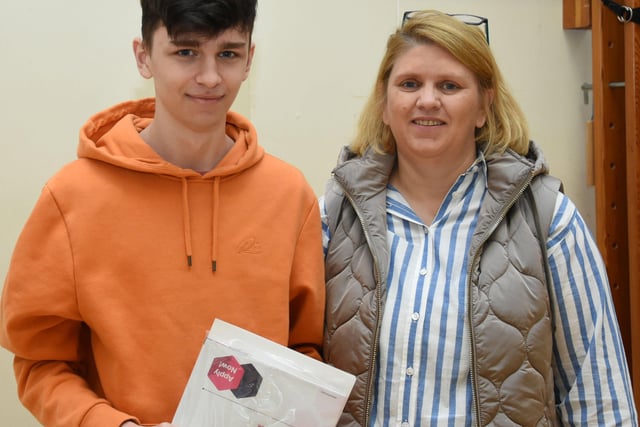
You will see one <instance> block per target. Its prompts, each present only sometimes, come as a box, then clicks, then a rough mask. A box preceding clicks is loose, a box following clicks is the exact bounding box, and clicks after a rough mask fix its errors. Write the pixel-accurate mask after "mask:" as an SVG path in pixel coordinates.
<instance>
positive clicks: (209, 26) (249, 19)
mask: <svg viewBox="0 0 640 427" xmlns="http://www.w3.org/2000/svg"><path fill="white" fill-rule="evenodd" d="M140 6H142V40H143V41H144V43H145V44H147V45H149V46H150V45H151V41H152V38H153V32H154V31H155V30H156V29H157V28H158V27H159V26H160V25H164V26H165V27H166V28H167V33H168V34H169V37H171V38H174V37H176V35H178V34H183V33H197V34H201V35H203V36H207V37H215V36H217V35H218V34H220V33H222V32H224V31H226V30H228V29H232V28H237V29H238V30H240V31H242V32H246V33H248V34H249V35H251V33H252V32H253V23H254V21H255V19H256V8H257V0H140Z"/></svg>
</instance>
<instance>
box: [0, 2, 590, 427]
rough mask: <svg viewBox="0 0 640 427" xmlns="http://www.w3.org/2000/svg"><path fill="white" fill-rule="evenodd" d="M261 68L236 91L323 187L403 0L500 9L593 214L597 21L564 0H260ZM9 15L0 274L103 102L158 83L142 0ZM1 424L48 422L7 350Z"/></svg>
mask: <svg viewBox="0 0 640 427" xmlns="http://www.w3.org/2000/svg"><path fill="white" fill-rule="evenodd" d="M260 1H261V3H260V6H259V12H258V20H257V23H256V30H255V34H254V40H255V41H256V44H257V49H256V58H255V62H254V68H253V70H252V75H251V77H250V79H249V81H248V83H247V84H246V85H245V87H244V89H243V91H242V92H241V94H240V98H239V100H238V101H237V103H236V107H237V109H238V110H239V111H240V112H242V113H244V114H246V115H249V116H250V117H251V119H252V120H253V121H254V122H255V124H256V126H257V128H258V132H259V135H260V138H261V142H262V143H263V144H264V145H265V146H266V147H267V149H268V150H269V151H271V152H272V153H273V154H276V155H278V156H280V157H282V158H284V159H285V160H288V161H290V162H291V163H293V164H295V165H296V166H298V167H299V168H300V169H301V170H302V171H303V172H304V173H305V174H306V175H307V177H308V179H309V181H310V182H311V184H312V186H313V187H314V189H315V190H316V191H317V192H318V193H320V192H321V191H322V189H323V187H324V183H325V181H326V179H327V177H328V176H329V173H330V170H331V168H332V166H333V165H334V163H335V159H336V155H337V153H338V150H339V148H340V147H341V146H342V145H344V144H347V143H348V142H349V139H350V137H351V136H352V132H353V128H354V122H355V120H356V117H357V115H358V113H359V110H360V108H361V106H362V104H363V102H364V100H365V98H366V97H367V96H368V94H369V90H370V88H371V85H372V82H373V79H374V76H375V74H376V71H377V67H378V62H379V60H380V58H381V55H382V52H383V49H384V44H385V41H386V38H387V36H388V34H389V33H390V32H392V31H393V29H394V28H395V26H396V24H397V23H398V22H399V21H400V16H401V14H402V11H404V10H408V9H420V8H426V7H429V8H439V9H441V10H443V11H446V12H464V13H473V14H478V15H483V16H486V17H488V18H489V26H490V35H491V45H492V47H493V49H494V52H495V55H496V57H497V59H498V62H499V64H500V65H501V67H502V70H503V72H504V74H505V76H506V78H507V81H508V82H509V83H510V85H511V87H512V89H513V91H514V92H515V95H516V96H517V98H518V99H519V100H520V102H521V104H522V107H523V109H524V111H525V113H526V114H527V116H528V118H529V121H530V125H531V130H532V137H533V138H534V139H535V140H536V141H538V142H539V143H540V145H541V146H542V148H543V150H544V151H545V153H546V156H547V158H548V159H549V161H550V164H551V170H552V173H554V174H555V175H557V176H559V177H560V178H562V179H563V180H564V182H565V187H566V192H567V193H568V194H569V196H570V197H571V198H572V199H573V200H574V201H575V202H576V204H577V205H578V208H579V209H580V210H581V212H582V214H583V215H584V216H585V218H586V219H587V222H588V223H589V224H590V226H592V227H593V224H594V223H595V218H594V199H593V197H594V196H593V189H592V188H590V187H588V186H587V185H586V183H585V143H584V135H585V131H584V122H585V121H586V120H587V119H588V118H589V117H590V115H591V106H590V105H584V104H583V96H582V92H581V90H580V86H581V84H582V83H583V82H590V81H591V62H590V61H591V33H590V32H589V31H584V30H575V31H563V30H562V3H561V2H559V1H557V0H536V1H530V0H510V1H509V2H508V3H509V7H508V8H506V7H505V5H506V2H505V1H504V0H484V1H481V2H480V1H477V0H457V1H455V2H453V1H451V0H430V1H420V0H348V1H345V0H323V1H311V0H260ZM2 2H3V4H2V6H3V7H2V16H3V17H4V18H5V19H3V25H1V26H0V58H2V61H3V67H2V71H1V73H2V78H1V79H0V93H1V94H2V95H1V96H0V131H1V134H2V139H1V141H2V142H1V143H2V151H1V153H2V155H1V156H0V182H1V183H2V185H1V186H0V205H1V206H2V221H0V277H4V276H5V274H6V269H7V266H8V263H9V258H10V255H11V251H12V249H13V246H14V244H15V240H16V239H17V236H18V233H19V232H20V229H21V228H22V226H23V224H24V222H25V220H26V218H27V216H28V214H29V212H30V211H31V208H32V207H33V203H34V202H35V200H36V198H37V196H38V194H39V192H40V189H41V187H42V184H43V183H44V182H45V180H46V179H47V178H48V177H49V176H50V175H52V174H53V173H54V172H55V171H56V170H57V169H59V168H60V167H61V166H62V165H63V164H64V163H66V162H68V161H70V160H71V159H73V158H74V157H75V149H76V141H77V134H78V128H79V127H80V125H81V124H82V123H83V122H84V121H85V120H86V118H87V117H88V116H89V115H91V114H93V113H94V112H96V111H98V110H100V109H103V108H105V107H107V106H109V105H111V104H114V103H116V102H119V101H122V100H126V99H130V98H138V97H143V96H147V95H150V94H151V93H152V92H151V85H150V84H149V83H148V82H146V81H144V80H142V79H141V78H140V77H139V76H138V74H137V71H136V68H135V64H134V61H133V56H132V54H131V40H132V38H133V37H135V36H136V35H137V34H138V31H139V19H140V13H139V6H138V2H137V1H132V0H110V1H108V2H106V1H97V0H66V1H65V2H64V5H62V4H61V3H59V2H52V1H50V0H32V1H29V2H18V1H11V2H10V1H7V0H3V1H2ZM0 425H2V426H4V425H17V426H21V427H31V426H37V425H38V424H37V423H36V422H35V421H33V419H32V418H31V417H30V415H29V414H28V413H27V412H26V411H25V410H24V409H23V408H22V407H21V406H20V404H19V403H18V400H17V398H16V391H15V380H14V378H13V374H12V369H11V355H10V354H9V353H8V352H6V351H5V350H0Z"/></svg>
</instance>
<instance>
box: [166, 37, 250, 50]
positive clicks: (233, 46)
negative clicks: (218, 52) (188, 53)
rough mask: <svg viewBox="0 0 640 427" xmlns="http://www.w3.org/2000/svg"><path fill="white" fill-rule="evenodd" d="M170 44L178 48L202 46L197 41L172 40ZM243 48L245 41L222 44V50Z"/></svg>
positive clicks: (245, 44)
mask: <svg viewBox="0 0 640 427" xmlns="http://www.w3.org/2000/svg"><path fill="white" fill-rule="evenodd" d="M170 42H171V44H173V45H174V46H179V47H199V46H200V45H201V44H202V41H201V40H198V39H172V40H171V41H170ZM245 46H247V42H246V41H238V42H234V41H228V42H224V43H223V44H222V48H223V49H240V48H244V47H245Z"/></svg>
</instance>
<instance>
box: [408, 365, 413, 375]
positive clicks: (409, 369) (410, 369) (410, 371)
mask: <svg viewBox="0 0 640 427" xmlns="http://www.w3.org/2000/svg"><path fill="white" fill-rule="evenodd" d="M407 375H409V376H412V375H413V368H412V367H408V368H407Z"/></svg>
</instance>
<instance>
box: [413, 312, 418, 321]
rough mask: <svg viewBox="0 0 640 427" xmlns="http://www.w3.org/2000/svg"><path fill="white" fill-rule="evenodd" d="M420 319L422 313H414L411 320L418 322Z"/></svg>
mask: <svg viewBox="0 0 640 427" xmlns="http://www.w3.org/2000/svg"><path fill="white" fill-rule="evenodd" d="M418 319H420V313H413V314H412V315H411V320H414V321H418Z"/></svg>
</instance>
